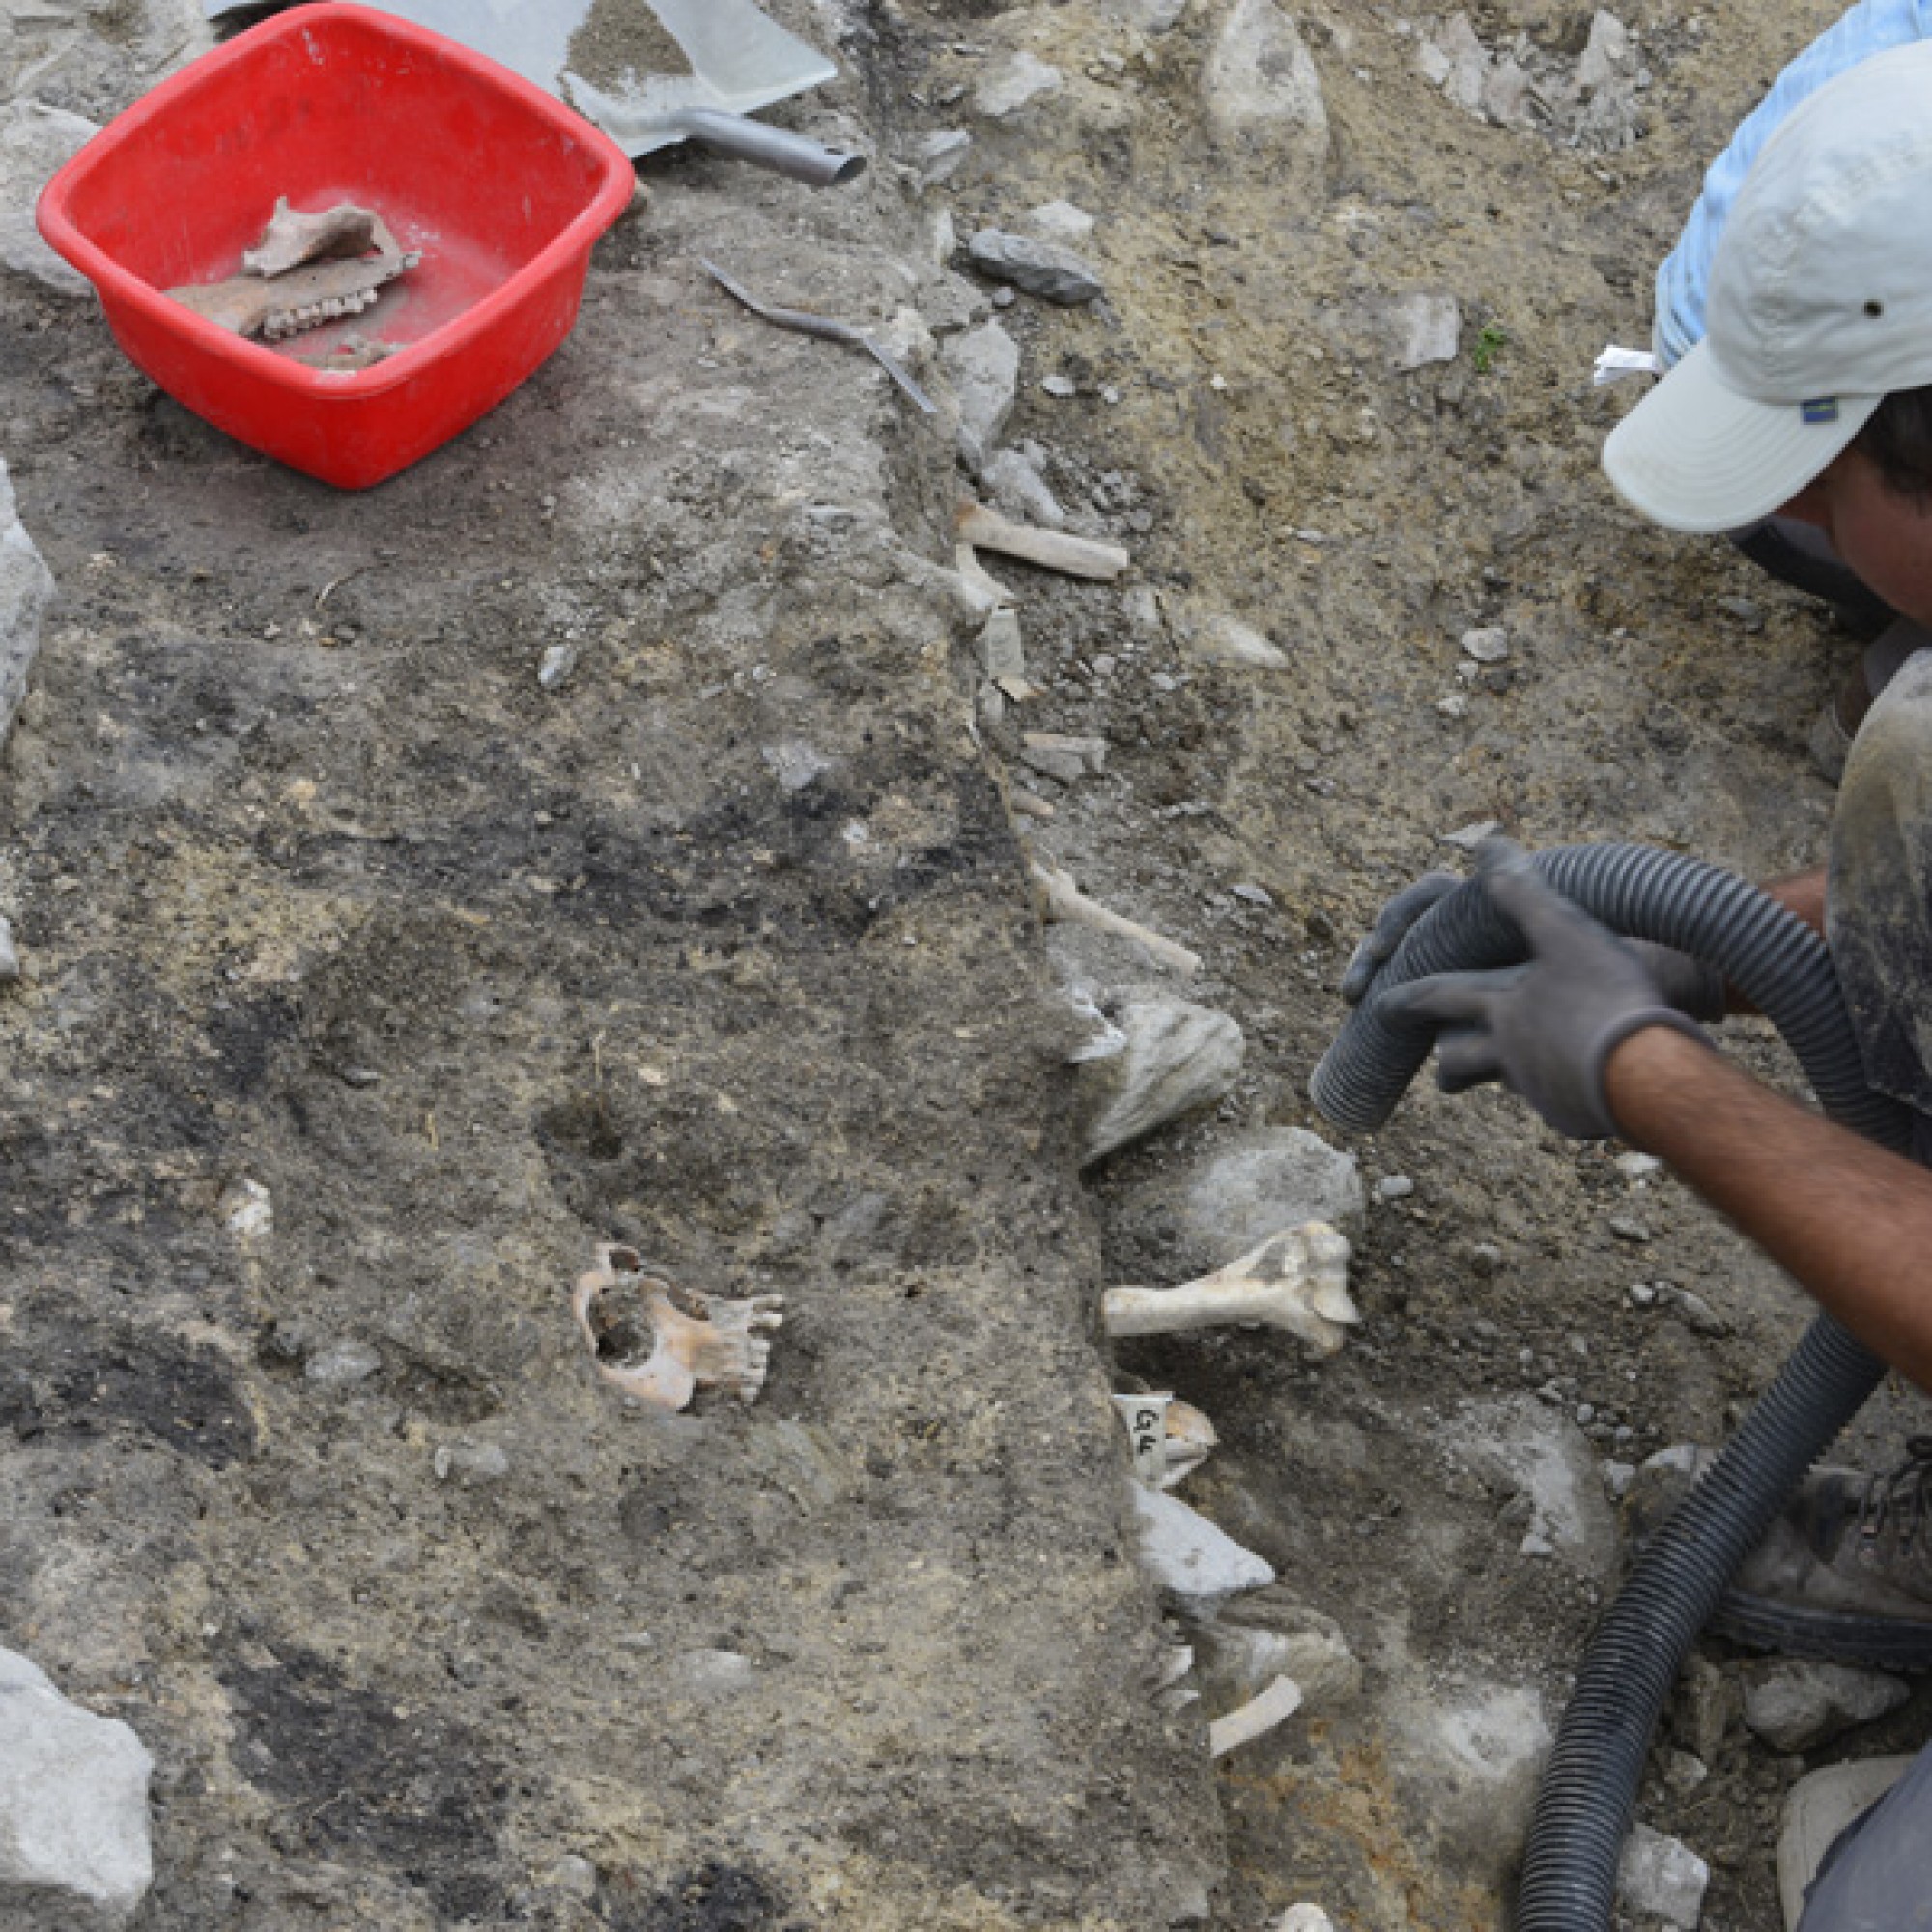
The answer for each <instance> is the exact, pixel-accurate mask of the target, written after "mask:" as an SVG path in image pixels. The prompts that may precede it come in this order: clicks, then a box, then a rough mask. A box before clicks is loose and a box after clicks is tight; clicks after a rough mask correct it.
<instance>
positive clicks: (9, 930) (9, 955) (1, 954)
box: [0, 918, 20, 981]
mask: <svg viewBox="0 0 1932 1932" xmlns="http://www.w3.org/2000/svg"><path fill="white" fill-rule="evenodd" d="M19 977H20V955H19V954H18V953H17V952H15V951H14V928H13V926H12V925H11V924H9V923H8V922H7V921H6V920H5V919H4V918H0V981H8V980H17V979H18V978H19Z"/></svg>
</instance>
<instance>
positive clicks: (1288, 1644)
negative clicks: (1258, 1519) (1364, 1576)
mask: <svg viewBox="0 0 1932 1932" xmlns="http://www.w3.org/2000/svg"><path fill="white" fill-rule="evenodd" d="M1188 1634H1189V1639H1190V1641H1191V1642H1192V1643H1193V1645H1194V1654H1195V1664H1196V1668H1197V1670H1198V1671H1199V1673H1200V1676H1201V1682H1202V1688H1203V1690H1204V1691H1205V1692H1206V1695H1207V1701H1208V1707H1209V1709H1210V1711H1212V1712H1214V1713H1216V1714H1218V1713H1219V1712H1221V1711H1223V1710H1229V1711H1232V1710H1234V1709H1236V1707H1237V1706H1239V1705H1241V1704H1245V1703H1246V1702H1248V1700H1249V1699H1250V1698H1253V1697H1259V1696H1260V1695H1261V1693H1262V1692H1263V1691H1264V1690H1266V1689H1267V1688H1268V1686H1269V1685H1270V1684H1272V1683H1273V1682H1274V1680H1275V1679H1276V1678H1277V1677H1292V1678H1293V1679H1294V1681H1295V1682H1296V1683H1297V1684H1298V1685H1300V1687H1301V1694H1302V1699H1303V1705H1304V1708H1305V1709H1307V1710H1308V1711H1310V1712H1312V1713H1320V1712H1322V1711H1332V1710H1336V1709H1338V1708H1339V1707H1340V1706H1342V1705H1344V1704H1347V1703H1350V1702H1351V1701H1352V1700H1353V1699H1354V1698H1355V1697H1357V1696H1359V1695H1360V1693H1361V1689H1362V1666H1361V1663H1360V1662H1359V1661H1358V1660H1357V1658H1356V1656H1355V1653H1354V1652H1353V1651H1352V1650H1351V1649H1350V1647H1349V1639H1348V1638H1347V1637H1346V1636H1345V1635H1344V1634H1343V1632H1342V1626H1341V1625H1340V1624H1338V1623H1337V1622H1336V1621H1335V1620H1334V1618H1333V1617H1328V1616H1323V1615H1322V1613H1321V1611H1320V1610H1317V1609H1313V1608H1311V1607H1310V1606H1309V1605H1306V1604H1304V1603H1302V1602H1300V1601H1299V1600H1298V1599H1297V1598H1296V1597H1295V1596H1294V1594H1293V1592H1292V1591H1291V1590H1289V1589H1288V1588H1286V1587H1285V1586H1284V1585H1282V1584H1280V1583H1275V1584H1271V1585H1269V1586H1268V1587H1267V1588H1265V1589H1258V1590H1254V1591H1251V1592H1248V1593H1247V1594H1245V1595H1242V1596H1240V1597H1237V1598H1236V1599H1235V1600H1234V1601H1233V1602H1232V1603H1229V1604H1226V1605H1222V1606H1221V1608H1220V1609H1219V1610H1218V1611H1217V1612H1216V1613H1215V1615H1214V1616H1213V1618H1212V1619H1210V1620H1209V1621H1208V1622H1206V1623H1204V1624H1202V1625H1200V1626H1199V1627H1198V1628H1196V1629H1193V1630H1190V1632H1189V1633H1188Z"/></svg>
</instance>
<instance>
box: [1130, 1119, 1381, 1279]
mask: <svg viewBox="0 0 1932 1932" xmlns="http://www.w3.org/2000/svg"><path fill="white" fill-rule="evenodd" d="M1362 1208H1363V1202H1362V1176H1361V1170H1360V1169H1359V1168H1357V1167H1356V1165H1355V1159H1354V1156H1353V1155H1352V1154H1348V1153H1343V1152H1342V1151H1339V1150H1338V1149H1335V1148H1331V1147H1330V1146H1329V1145H1328V1143H1327V1142H1326V1141H1324V1140H1322V1139H1321V1136H1320V1135H1318V1134H1312V1133H1309V1132H1308V1131H1307V1130H1306V1129H1305V1128H1302V1127H1258V1128H1255V1129H1253V1130H1252V1131H1250V1132H1247V1133H1243V1134H1238V1135H1236V1136H1235V1137H1234V1138H1233V1139H1231V1140H1227V1141H1224V1142H1222V1143H1221V1144H1220V1145H1219V1146H1217V1147H1216V1148H1215V1149H1214V1150H1213V1151H1211V1152H1210V1153H1208V1154H1205V1155H1203V1156H1201V1157H1199V1158H1198V1159H1196V1160H1194V1161H1193V1162H1191V1163H1189V1164H1188V1165H1186V1166H1184V1167H1181V1168H1179V1170H1178V1171H1176V1172H1173V1173H1171V1174H1169V1175H1168V1176H1167V1177H1165V1178H1164V1179H1162V1180H1161V1181H1160V1182H1159V1183H1157V1184H1156V1185H1155V1186H1153V1187H1151V1188H1148V1189H1145V1190H1142V1191H1141V1192H1139V1193H1137V1194H1136V1196H1135V1198H1134V1199H1133V1200H1132V1201H1131V1202H1129V1203H1125V1204H1123V1205H1122V1214H1121V1218H1122V1227H1123V1229H1124V1230H1125V1231H1126V1232H1128V1233H1129V1234H1131V1235H1134V1236H1137V1237H1139V1238H1143V1239H1145V1238H1146V1236H1147V1234H1148V1232H1149V1231H1150V1230H1151V1228H1152V1227H1153V1226H1154V1225H1155V1224H1161V1225H1164V1226H1165V1227H1167V1228H1169V1229H1171V1230H1172V1231H1173V1233H1174V1234H1175V1235H1177V1236H1179V1240H1180V1243H1181V1251H1180V1255H1179V1267H1180V1268H1181V1269H1182V1270H1184V1271H1185V1272H1187V1273H1190V1274H1191V1273H1202V1274H1205V1273H1207V1272H1208V1270H1209V1269H1212V1268H1217V1267H1222V1266H1225V1265H1226V1264H1228V1263H1229V1262H1232V1261H1236V1260H1237V1259H1238V1258H1239V1257H1240V1256H1242V1255H1245V1254H1248V1253H1250V1252H1251V1251H1252V1250H1253V1249H1255V1248H1258V1247H1260V1246H1261V1244H1262V1243H1263V1242H1264V1240H1266V1239H1267V1238H1268V1236H1270V1235H1278V1234H1280V1233H1281V1232H1282V1230H1283V1229H1284V1228H1298V1227H1300V1226H1301V1224H1302V1223H1303V1222H1304V1221H1326V1222H1328V1223H1329V1224H1330V1226H1332V1227H1337V1228H1340V1229H1341V1230H1342V1231H1343V1233H1344V1234H1350V1233H1353V1232H1355V1231H1357V1230H1359V1229H1360V1227H1361V1225H1362Z"/></svg>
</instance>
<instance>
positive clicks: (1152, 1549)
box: [1130, 1481, 1274, 1616]
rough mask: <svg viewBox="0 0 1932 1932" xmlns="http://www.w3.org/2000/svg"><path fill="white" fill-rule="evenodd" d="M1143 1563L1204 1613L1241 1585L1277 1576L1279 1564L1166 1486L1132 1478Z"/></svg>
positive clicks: (1261, 1582) (1259, 1584)
mask: <svg viewBox="0 0 1932 1932" xmlns="http://www.w3.org/2000/svg"><path fill="white" fill-rule="evenodd" d="M1130 1488H1131V1489H1132V1492H1133V1502H1134V1515H1135V1517H1136V1519H1137V1520H1138V1522H1139V1528H1140V1557H1141V1566H1142V1568H1144V1569H1145V1570H1146V1571H1147V1573H1148V1574H1149V1576H1150V1577H1152V1578H1153V1580H1154V1583H1155V1584H1156V1585H1157V1586H1158V1587H1159V1588H1160V1589H1163V1590H1165V1591H1167V1592H1168V1593H1169V1594H1170V1595H1172V1596H1175V1597H1179V1599H1180V1600H1181V1601H1182V1603H1183V1604H1184V1605H1186V1606H1188V1607H1189V1608H1191V1609H1193V1610H1194V1611H1195V1612H1196V1613H1197V1614H1199V1615H1203V1616H1205V1615H1207V1614H1208V1613H1210V1612H1211V1611H1212V1610H1213V1608H1214V1606H1215V1605H1217V1604H1219V1603H1220V1602H1221V1601H1222V1600H1223V1599H1224V1598H1227V1597H1230V1596H1233V1595H1234V1594H1235V1592H1236V1591H1237V1590H1258V1589H1261V1588H1262V1587H1263V1586H1264V1584H1268V1583H1272V1582H1273V1581H1274V1566H1273V1565H1272V1564H1271V1563H1269V1562H1267V1561H1266V1560H1265V1559H1264V1558H1263V1557H1260V1556H1257V1555H1256V1554H1255V1552H1254V1551H1253V1550H1252V1549H1243V1548H1241V1546H1240V1545H1239V1544H1238V1543H1236V1541H1235V1539H1234V1538H1233V1537H1232V1536H1230V1535H1228V1534H1227V1532H1226V1531H1225V1530H1221V1529H1218V1528H1216V1527H1215V1525H1214V1524H1213V1523H1211V1522H1209V1521H1208V1519H1207V1518H1206V1517H1205V1516H1203V1515H1202V1514H1201V1513H1200V1512H1199V1511H1198V1510H1191V1509H1189V1508H1188V1507H1187V1505H1186V1504H1185V1503H1184V1502H1182V1501H1181V1500H1180V1498H1179V1496H1171V1495H1169V1494H1168V1493H1167V1492H1166V1491H1164V1490H1151V1489H1149V1488H1148V1487H1147V1486H1146V1484H1144V1483H1134V1482H1131V1481H1130Z"/></svg>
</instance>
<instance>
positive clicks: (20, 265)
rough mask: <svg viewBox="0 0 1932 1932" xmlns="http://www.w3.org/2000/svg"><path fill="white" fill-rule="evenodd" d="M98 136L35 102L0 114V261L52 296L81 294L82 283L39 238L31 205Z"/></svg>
mask: <svg viewBox="0 0 1932 1932" xmlns="http://www.w3.org/2000/svg"><path fill="white" fill-rule="evenodd" d="M99 132H100V129H99V128H97V127H96V126H95V124H94V123H93V122H92V121H86V120H83V119H82V118H81V117H80V116H79V115H78V114H68V113H65V112H63V111H62V110H61V109H60V108H58V107H45V106H43V105H42V104H41V102H40V101H38V100H15V101H13V102H11V103H10V104H9V105H8V107H7V108H6V109H5V111H4V112H0V263H5V265H6V266H7V267H8V268H10V269H13V270H16V271H17V272H19V273H20V274H23V275H32V276H33V277H34V279H35V280H36V281H38V282H42V283H43V284H44V285H45V286H46V287H48V288H50V289H52V290H53V291H54V292H55V293H56V294H57V295H64V296H84V295H86V294H88V293H89V284H88V280H87V277H86V276H85V275H83V274H82V273H81V272H80V271H79V270H77V269H73V268H70V267H69V266H68V264H67V263H66V262H64V261H62V260H61V258H60V257H59V256H58V255H56V254H55V253H54V251H53V250H52V249H51V248H49V247H48V246H47V244H46V243H45V242H44V241H42V240H41V236H40V231H39V230H38V229H37V228H36V227H35V226H34V206H35V204H36V203H37V202H38V201H39V200H40V198H41V190H42V189H43V187H45V186H46V185H47V183H48V181H49V180H50V179H51V178H52V176H53V173H54V171H55V169H57V168H59V167H61V166H62V165H63V164H64V163H65V162H67V161H69V160H71V158H72V157H73V156H74V155H76V154H78V153H79V151H80V150H81V148H82V147H83V146H84V145H85V144H86V143H87V142H89V141H91V140H92V139H93V138H94V137H95V135H97V134H98V133H99Z"/></svg>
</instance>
